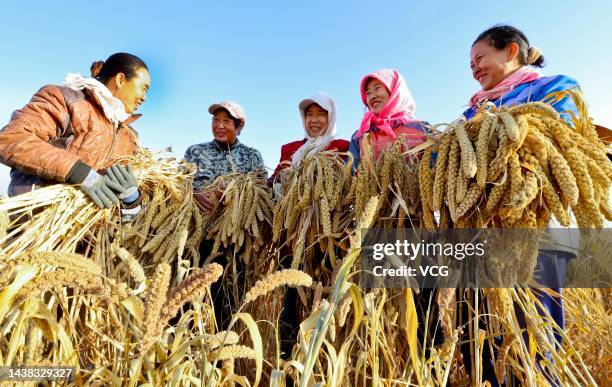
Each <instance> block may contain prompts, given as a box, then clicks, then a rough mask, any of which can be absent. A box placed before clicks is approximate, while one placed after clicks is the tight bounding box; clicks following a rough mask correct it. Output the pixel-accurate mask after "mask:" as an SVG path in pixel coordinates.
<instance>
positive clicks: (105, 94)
mask: <svg viewBox="0 0 612 387" xmlns="http://www.w3.org/2000/svg"><path fill="white" fill-rule="evenodd" d="M64 85H66V86H68V87H70V88H71V89H74V90H83V89H88V90H91V91H92V92H93V93H94V94H95V95H96V97H97V98H98V102H100V105H101V106H102V110H103V111H104V115H105V116H106V118H108V120H109V121H110V122H112V123H113V125H115V127H117V126H119V123H120V122H123V121H125V120H127V119H128V118H129V117H130V115H129V114H128V113H126V112H125V105H123V102H121V100H120V99H119V98H117V97H114V96H113V95H112V94H111V92H110V90H109V89H108V87H106V86H105V85H104V84H103V83H102V82H100V81H98V80H97V79H95V78H85V77H83V76H82V75H81V74H73V73H69V74H68V75H67V76H66V79H65V80H64Z"/></svg>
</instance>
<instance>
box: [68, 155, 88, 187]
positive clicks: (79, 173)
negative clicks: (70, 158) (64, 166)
mask: <svg viewBox="0 0 612 387" xmlns="http://www.w3.org/2000/svg"><path fill="white" fill-rule="evenodd" d="M90 171H91V167H90V166H89V165H87V164H85V163H84V162H82V161H81V160H77V162H76V163H74V165H73V166H72V168H71V169H70V172H68V176H66V182H67V183H70V184H81V183H82V182H84V181H85V178H86V177H87V175H88V174H89V172H90Z"/></svg>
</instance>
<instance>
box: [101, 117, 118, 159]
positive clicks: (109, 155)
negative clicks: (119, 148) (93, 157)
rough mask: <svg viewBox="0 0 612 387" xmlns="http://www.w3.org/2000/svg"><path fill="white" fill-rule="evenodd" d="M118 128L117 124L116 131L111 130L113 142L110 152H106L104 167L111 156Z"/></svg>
mask: <svg viewBox="0 0 612 387" xmlns="http://www.w3.org/2000/svg"><path fill="white" fill-rule="evenodd" d="M120 127H121V124H119V126H118V127H117V129H115V130H113V141H112V142H111V147H110V151H109V152H108V155H106V159H105V160H104V165H106V163H107V162H108V161H109V160H110V157H111V155H112V154H113V151H114V150H115V142H116V141H117V134H118V133H119V128H120Z"/></svg>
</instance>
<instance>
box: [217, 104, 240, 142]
mask: <svg viewBox="0 0 612 387" xmlns="http://www.w3.org/2000/svg"><path fill="white" fill-rule="evenodd" d="M212 132H213V136H214V137H215V140H217V141H219V142H226V143H228V144H233V143H234V141H235V140H236V135H237V133H236V121H234V118H233V117H232V116H231V115H230V114H229V112H228V111H227V110H225V109H218V110H217V111H216V112H215V114H214V115H213V120H212Z"/></svg>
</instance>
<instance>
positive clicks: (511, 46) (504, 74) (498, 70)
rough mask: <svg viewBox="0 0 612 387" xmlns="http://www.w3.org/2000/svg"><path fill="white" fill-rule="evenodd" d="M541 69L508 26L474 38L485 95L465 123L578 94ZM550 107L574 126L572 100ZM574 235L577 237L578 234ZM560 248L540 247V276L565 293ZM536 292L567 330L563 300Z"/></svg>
mask: <svg viewBox="0 0 612 387" xmlns="http://www.w3.org/2000/svg"><path fill="white" fill-rule="evenodd" d="M543 65H544V57H543V56H542V54H541V52H540V50H539V49H538V48H536V47H533V46H531V45H530V43H529V40H528V39H527V37H526V36H525V34H523V33H522V32H521V31H520V30H518V29H516V28H514V27H511V26H507V25H498V26H495V27H492V28H489V29H488V30H486V31H484V32H483V33H481V34H480V35H479V36H478V37H477V38H476V40H475V41H474V43H473V44H472V49H471V52H470V67H471V69H472V76H473V77H474V79H475V80H476V81H477V82H478V83H479V84H480V86H481V90H479V91H478V92H476V93H475V94H474V95H473V96H472V98H471V99H470V107H469V109H468V110H466V111H465V112H464V113H463V115H464V116H465V117H466V118H467V119H470V118H472V117H473V116H474V115H475V113H476V111H477V109H478V107H479V106H480V105H481V104H483V103H485V102H490V103H493V104H495V105H496V106H498V107H499V106H512V105H516V104H521V103H527V102H535V101H546V100H547V98H546V96H548V95H549V94H550V93H553V92H559V91H566V90H572V89H578V88H579V84H578V82H576V81H575V80H574V79H572V78H570V77H568V76H565V75H554V76H547V77H543V76H541V75H540V72H539V71H538V70H537V69H536V68H541V67H543ZM546 102H549V103H550V104H551V106H552V107H553V108H554V109H555V110H556V111H557V112H559V114H560V115H561V117H562V118H563V119H564V120H566V121H567V122H568V124H570V125H572V126H573V122H572V119H571V113H573V114H576V115H577V114H578V109H577V107H576V104H575V103H574V101H573V100H572V98H571V97H570V96H566V97H564V98H562V99H560V100H558V101H556V102H553V101H546ZM549 227H553V228H558V227H560V225H556V224H550V225H549ZM574 227H576V226H574ZM568 231H569V230H568ZM568 234H569V233H568ZM570 235H574V236H575V233H571V234H570ZM556 245H557V247H555V246H550V249H545V248H543V246H542V245H541V246H540V251H539V256H538V268H537V269H536V270H537V274H538V275H539V280H540V282H541V283H543V284H544V285H545V286H546V287H548V288H551V289H552V290H554V291H556V292H557V293H561V288H562V287H563V283H564V279H565V278H564V277H565V271H566V265H567V261H568V260H569V259H572V258H574V257H575V254H574V253H573V252H575V250H572V249H571V248H569V249H568V248H558V245H560V244H559V243H557V244H556ZM534 292H535V293H536V295H537V298H538V299H539V300H540V302H541V303H542V305H543V308H544V310H542V312H541V313H542V314H547V315H549V316H550V317H551V318H552V319H553V320H554V321H555V322H556V324H557V325H558V326H559V328H561V329H563V328H564V318H563V301H562V299H561V298H559V297H554V296H551V295H549V294H548V293H545V292H543V291H540V290H534ZM517 317H518V318H519V319H523V316H522V315H520V313H517ZM520 323H524V322H523V321H521V322H520ZM552 336H554V338H555V340H556V341H557V342H559V343H560V341H561V336H560V335H559V334H557V333H556V332H555V334H554V335H551V337H550V339H551V340H552V339H553V337H552ZM468 357H469V356H468ZM485 363H487V362H486V361H485ZM487 366H492V365H490V364H485V367H484V368H485V369H483V379H484V380H489V382H491V383H492V385H496V384H497V381H496V379H495V376H494V372H493V369H492V367H491V368H490V369H488V370H487V368H489V367H487ZM468 369H469V368H468ZM487 371H488V372H487ZM550 382H552V383H553V384H554V383H555V382H554V381H550Z"/></svg>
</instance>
